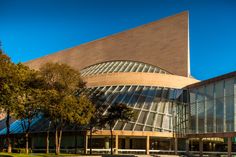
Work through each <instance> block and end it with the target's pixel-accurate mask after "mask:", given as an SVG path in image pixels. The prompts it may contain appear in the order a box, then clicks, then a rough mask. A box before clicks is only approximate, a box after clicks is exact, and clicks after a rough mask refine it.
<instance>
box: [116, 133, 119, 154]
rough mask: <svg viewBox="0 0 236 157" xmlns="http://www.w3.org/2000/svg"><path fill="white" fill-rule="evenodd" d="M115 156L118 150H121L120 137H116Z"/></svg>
mask: <svg viewBox="0 0 236 157" xmlns="http://www.w3.org/2000/svg"><path fill="white" fill-rule="evenodd" d="M115 148H116V150H115V154H118V149H119V136H118V135H116V145H115Z"/></svg>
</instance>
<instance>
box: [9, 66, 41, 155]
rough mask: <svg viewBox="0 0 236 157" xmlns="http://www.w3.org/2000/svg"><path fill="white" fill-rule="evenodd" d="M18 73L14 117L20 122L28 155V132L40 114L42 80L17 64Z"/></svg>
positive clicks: (31, 71) (32, 71)
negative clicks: (17, 90)
mask: <svg viewBox="0 0 236 157" xmlns="http://www.w3.org/2000/svg"><path fill="white" fill-rule="evenodd" d="M17 66H18V71H19V74H21V86H20V92H19V93H18V97H17V100H18V104H17V105H16V107H15V110H14V115H15V117H16V119H19V120H20V121H21V126H22V130H23V132H24V134H25V150H26V151H25V152H26V154H28V153H29V131H30V128H31V123H32V121H33V119H34V118H37V117H38V116H39V114H40V106H41V98H40V95H41V93H42V90H44V88H43V80H42V79H40V78H39V77H38V74H37V72H36V71H34V70H30V69H29V68H28V67H26V66H24V65H22V64H18V65H17Z"/></svg>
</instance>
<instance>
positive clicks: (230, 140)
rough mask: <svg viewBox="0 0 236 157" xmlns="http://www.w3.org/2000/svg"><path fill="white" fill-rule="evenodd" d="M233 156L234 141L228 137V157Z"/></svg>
mask: <svg viewBox="0 0 236 157" xmlns="http://www.w3.org/2000/svg"><path fill="white" fill-rule="evenodd" d="M231 155H232V139H231V137H228V157H231Z"/></svg>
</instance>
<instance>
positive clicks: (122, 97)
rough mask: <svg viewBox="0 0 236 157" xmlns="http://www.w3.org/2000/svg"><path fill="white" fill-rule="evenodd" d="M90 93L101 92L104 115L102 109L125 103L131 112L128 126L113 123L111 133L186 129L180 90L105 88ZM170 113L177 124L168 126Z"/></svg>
mask: <svg viewBox="0 0 236 157" xmlns="http://www.w3.org/2000/svg"><path fill="white" fill-rule="evenodd" d="M90 92H91V93H92V92H97V94H99V93H104V95H105V97H106V99H105V102H103V104H102V105H101V106H102V109H103V110H104V114H105V112H106V109H107V108H108V107H109V106H110V105H112V104H115V103H123V104H127V105H128V106H129V107H131V108H132V109H133V111H134V115H135V116H134V117H135V118H134V119H133V120H132V121H130V122H128V123H125V122H121V121H117V122H116V124H115V126H114V128H113V129H114V130H128V131H158V132H164V131H167V132H171V131H173V129H175V124H176V126H177V125H179V126H177V127H176V128H180V127H181V128H182V129H185V128H186V125H185V124H183V123H185V122H186V116H185V113H186V107H185V105H182V104H183V101H185V100H184V99H183V90H181V89H170V88H163V87H154V86H105V87H96V88H91V89H90ZM184 104H186V103H184ZM174 113H176V114H175V115H176V119H178V121H176V123H175V124H172V123H173V121H172V118H173V115H174ZM180 115H181V118H179V117H180ZM180 124H181V125H180ZM104 129H109V128H104Z"/></svg>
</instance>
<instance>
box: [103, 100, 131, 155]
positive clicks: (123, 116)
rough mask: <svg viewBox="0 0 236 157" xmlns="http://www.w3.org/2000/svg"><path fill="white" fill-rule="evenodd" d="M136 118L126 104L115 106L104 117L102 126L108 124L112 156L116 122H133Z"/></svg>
mask: <svg viewBox="0 0 236 157" xmlns="http://www.w3.org/2000/svg"><path fill="white" fill-rule="evenodd" d="M133 117H134V114H133V110H132V109H131V108H129V107H128V106H127V105H126V104H113V105H111V106H110V108H108V110H107V112H106V114H105V115H104V116H103V118H102V121H103V123H102V124H107V125H108V126H109V129H110V133H111V142H110V146H111V155H112V154H113V145H112V144H113V134H112V128H113V127H114V125H115V123H116V121H118V120H121V121H125V122H127V121H131V120H132V118H133Z"/></svg>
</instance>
